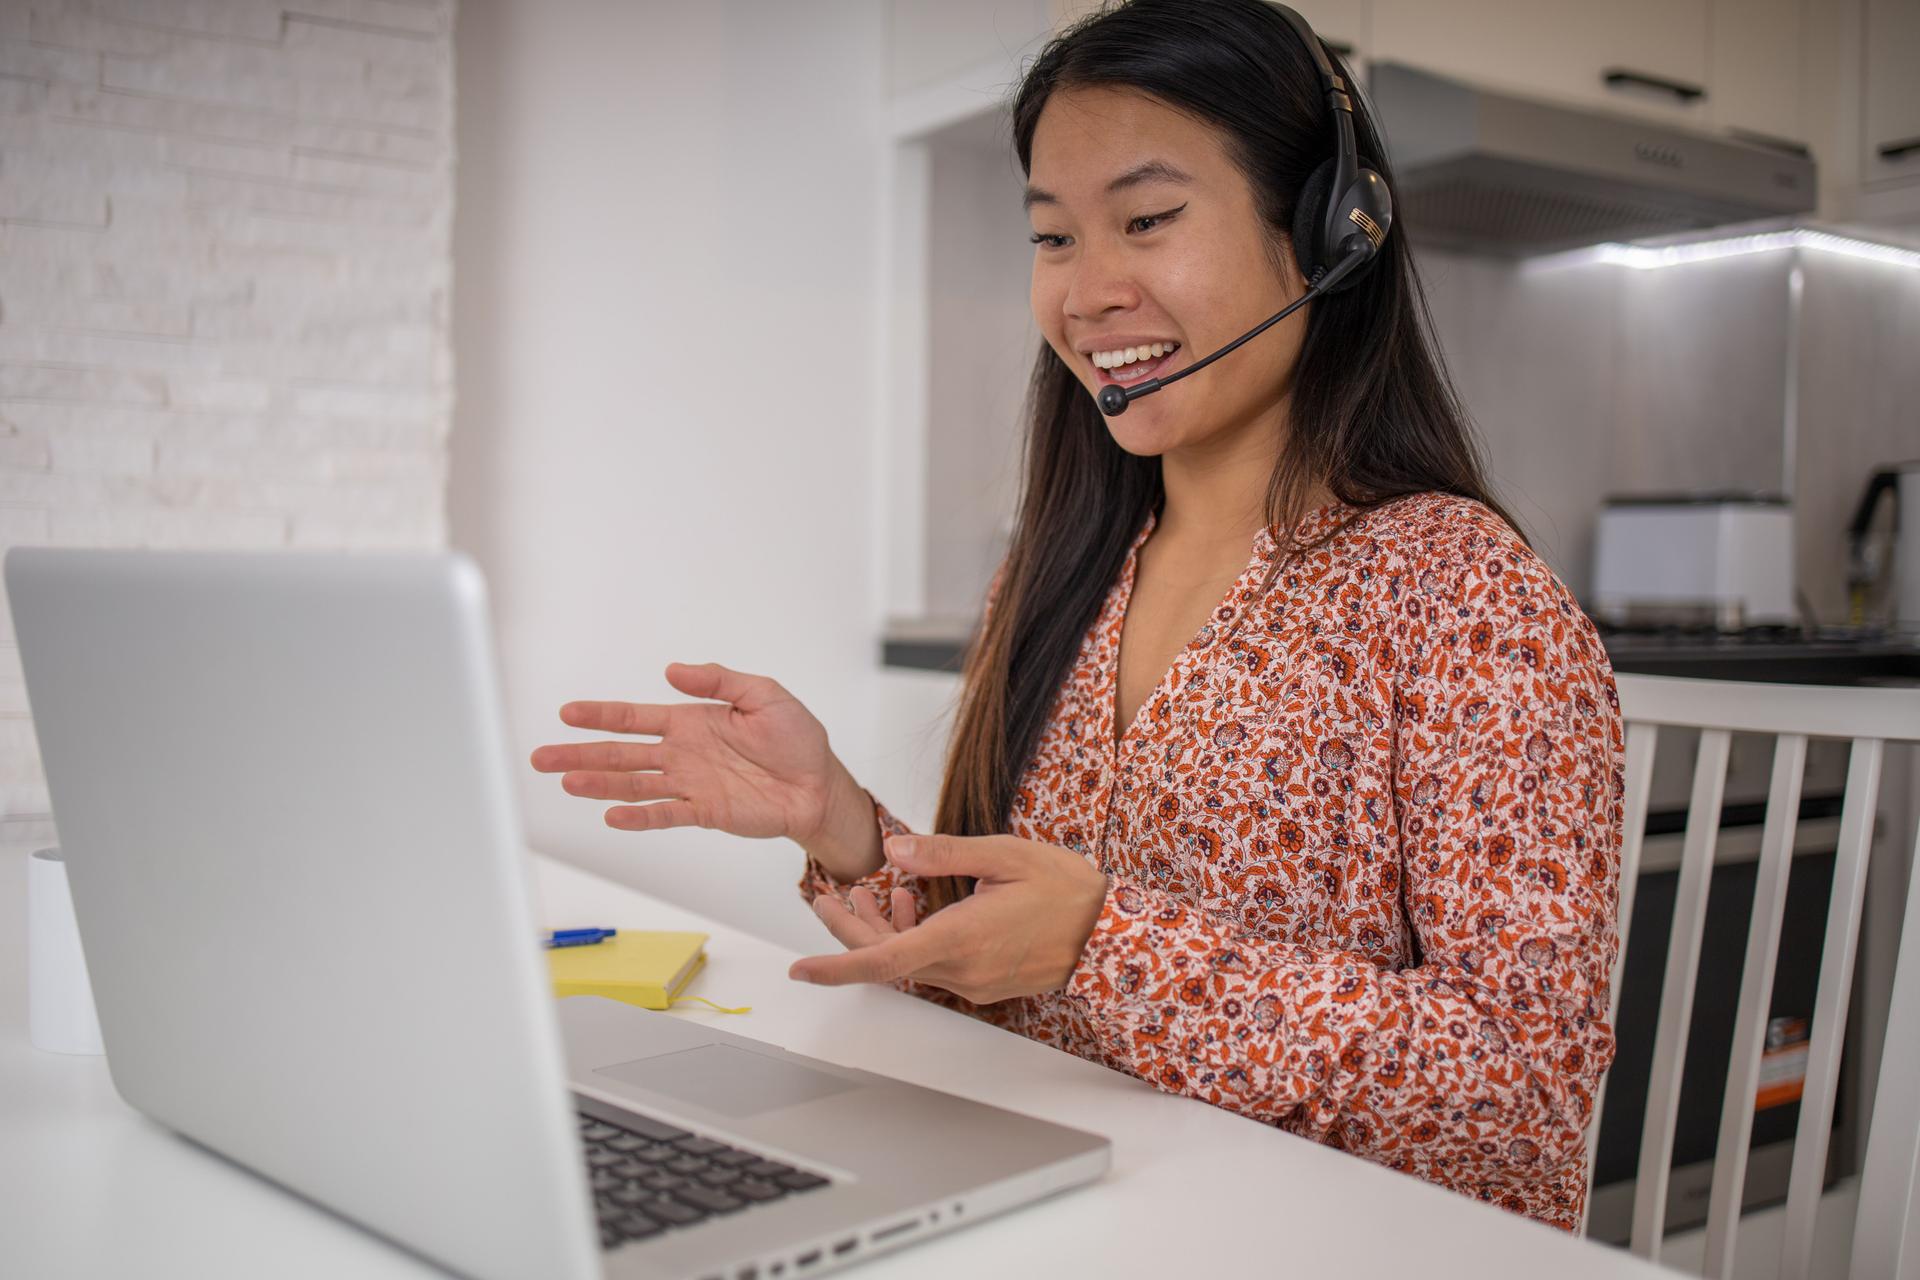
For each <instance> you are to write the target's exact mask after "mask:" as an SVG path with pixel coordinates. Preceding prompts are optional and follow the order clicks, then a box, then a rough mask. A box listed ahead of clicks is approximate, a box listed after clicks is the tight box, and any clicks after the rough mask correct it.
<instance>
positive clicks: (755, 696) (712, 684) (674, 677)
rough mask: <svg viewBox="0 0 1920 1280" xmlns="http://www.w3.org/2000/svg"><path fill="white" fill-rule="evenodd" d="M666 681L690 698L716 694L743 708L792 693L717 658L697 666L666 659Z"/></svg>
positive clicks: (753, 706)
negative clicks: (726, 665)
mask: <svg viewBox="0 0 1920 1280" xmlns="http://www.w3.org/2000/svg"><path fill="white" fill-rule="evenodd" d="M667 683H668V684H670V685H672V686H673V687H674V688H676V689H678V690H679V691H680V692H681V693H684V694H686V695H687V696H688V697H690V698H717V699H718V700H720V701H721V702H731V703H732V704H733V705H735V706H736V707H739V708H740V709H741V710H742V711H753V710H755V709H757V708H759V707H764V706H766V705H767V704H768V703H769V702H776V701H778V700H780V699H781V698H786V697H790V696H792V695H790V694H788V693H787V691H786V690H785V689H783V688H781V687H780V685H779V683H778V682H777V681H775V680H773V679H772V678H770V677H768V676H754V675H748V674H747V673H746V672H744V671H735V670H734V669H733V668H731V667H723V666H721V665H720V664H719V663H717V662H703V663H700V664H699V665H697V666H696V665H694V664H692V663H686V662H669V663H668V664H667Z"/></svg>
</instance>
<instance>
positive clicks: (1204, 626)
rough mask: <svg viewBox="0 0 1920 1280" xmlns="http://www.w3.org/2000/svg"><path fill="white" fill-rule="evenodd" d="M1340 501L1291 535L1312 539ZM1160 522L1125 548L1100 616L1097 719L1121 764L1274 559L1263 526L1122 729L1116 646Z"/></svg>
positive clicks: (1236, 619)
mask: <svg viewBox="0 0 1920 1280" xmlns="http://www.w3.org/2000/svg"><path fill="white" fill-rule="evenodd" d="M1344 505H1345V504H1344V503H1342V502H1340V501H1339V500H1337V499H1336V500H1334V501H1332V502H1327V503H1323V504H1321V505H1320V506H1318V507H1315V508H1314V509H1313V510H1311V511H1309V512H1308V513H1307V514H1306V515H1305V516H1303V517H1302V518H1301V519H1300V521H1299V522H1298V523H1297V524H1296V525H1295V526H1294V532H1295V533H1296V534H1312V533H1315V532H1318V531H1319V528H1320V527H1321V525H1322V523H1323V522H1324V521H1325V519H1326V517H1327V516H1328V515H1329V514H1331V513H1334V512H1337V511H1338V510H1340V509H1341V508H1343V507H1344ZM1158 523H1159V515H1158V513H1157V512H1154V511H1148V512H1147V518H1146V521H1145V522H1144V523H1143V524H1142V525H1141V527H1140V530H1139V532H1138V533H1136V534H1134V536H1133V542H1132V544H1131V545H1129V546H1128V548H1127V558H1126V562H1125V563H1124V564H1123V565H1122V566H1121V568H1120V577H1119V580H1118V581H1117V582H1116V583H1115V584H1114V589H1113V592H1112V593H1111V594H1110V595H1109V597H1108V600H1107V608H1106V610H1105V612H1104V614H1103V615H1102V617H1101V627H1102V632H1103V634H1106V635H1110V636H1111V640H1112V642H1111V643H1110V644H1108V645H1107V646H1106V650H1107V653H1106V661H1105V662H1104V663H1102V664H1101V670H1100V685H1099V688H1098V697H1099V699H1100V703H1099V705H1100V710H1101V718H1102V721H1103V723H1104V724H1105V725H1106V735H1105V745H1106V749H1107V752H1108V754H1109V756H1110V757H1111V758H1112V759H1113V760H1114V761H1115V762H1118V761H1120V760H1123V759H1125V758H1126V757H1127V756H1128V755H1129V754H1130V753H1131V752H1132V750H1133V748H1134V747H1135V746H1136V745H1138V743H1139V740H1140V737H1141V735H1142V734H1143V733H1144V725H1145V724H1146V723H1147V722H1149V721H1150V720H1151V719H1152V717H1153V715H1154V712H1155V708H1156V707H1158V706H1160V705H1161V704H1162V703H1165V702H1167V701H1169V700H1170V699H1171V698H1172V697H1173V695H1174V693H1175V692H1176V691H1177V690H1178V689H1179V688H1180V687H1181V685H1182V683H1183V682H1184V681H1185V680H1186V679H1187V678H1188V676H1189V675H1190V674H1191V672H1192V671H1193V670H1194V669H1195V668H1196V666H1197V665H1204V664H1203V663H1201V659H1202V658H1203V657H1204V656H1205V654H1206V653H1207V652H1208V650H1210V649H1212V648H1213V647H1214V646H1215V645H1217V644H1220V643H1222V642H1223V641H1224V640H1225V639H1226V638H1227V637H1228V636H1230V635H1231V634H1232V633H1233V631H1234V630H1235V629H1236V628H1237V627H1238V624H1239V623H1240V622H1241V620H1242V619H1243V618H1244V617H1245V611H1246V608H1247V606H1249V605H1250V604H1252V602H1253V599H1254V597H1255V596H1257V595H1258V594H1259V585H1260V580H1261V578H1262V577H1264V576H1265V573H1266V570H1267V566H1268V564H1269V563H1270V562H1271V561H1272V560H1273V558H1274V557H1275V556H1276V555H1277V554H1279V551H1280V540H1279V538H1278V536H1277V535H1276V534H1275V532H1274V530H1275V529H1276V528H1278V526H1277V525H1268V526H1266V527H1264V528H1262V529H1261V530H1260V531H1259V532H1257V533H1255V534H1254V535H1253V547H1252V550H1251V552H1250V553H1249V555H1248V558H1247V563H1246V566H1245V567H1244V568H1242V569H1241V570H1240V575H1239V577H1237V578H1235V579H1234V580H1233V585H1232V586H1230V587H1228V588H1227V590H1226V594H1225V595H1223V596H1221V598H1220V600H1219V602H1218V603H1216V604H1215V605H1214V606H1213V609H1212V610H1211V611H1210V612H1209V613H1208V614H1207V618H1206V621H1204V622H1202V623H1201V624H1200V627H1199V629H1198V630H1197V631H1195V632H1194V634H1193V638H1192V639H1190V640H1188V641H1187V643H1186V644H1185V645H1183V646H1182V647H1181V649H1180V651H1179V652H1178V653H1176V654H1174V655H1173V661H1172V662H1170V663H1168V664H1167V669H1166V670H1165V671H1164V672H1162V673H1161V676H1160V682H1159V683H1158V684H1157V685H1155V686H1154V688H1153V691H1152V692H1151V693H1149V694H1148V695H1147V696H1146V698H1145V699H1143V700H1142V701H1141V703H1140V705H1139V706H1137V707H1135V708H1134V709H1133V717H1132V719H1130V720H1129V721H1128V722H1127V724H1126V726H1125V728H1122V727H1121V726H1120V724H1119V719H1120V642H1121V637H1122V636H1123V634H1124V633H1125V629H1126V621H1127V610H1128V608H1129V607H1130V606H1131V605H1132V603H1133V584H1134V578H1135V575H1136V574H1137V572H1138V570H1139V565H1140V548H1141V547H1142V546H1144V545H1146V541H1147V539H1148V538H1149V537H1150V536H1152V534H1153V530H1154V527H1155V526H1156V525H1157V524H1158Z"/></svg>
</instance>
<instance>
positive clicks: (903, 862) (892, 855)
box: [885, 835, 1023, 880]
mask: <svg viewBox="0 0 1920 1280" xmlns="http://www.w3.org/2000/svg"><path fill="white" fill-rule="evenodd" d="M1021 843H1023V842H1022V841H1019V840H1014V839H1011V838H1010V837H1007V836H938V835H913V836H888V837H887V839H886V841H885V845H886V853H887V860H888V861H889V862H891V863H893V864H894V865H895V866H897V867H899V868H901V869H902V870H903V871H911V872H912V873H913V874H914V875H916V876H921V877H933V876H975V877H978V878H980V879H986V880H1003V879H1007V878H1008V877H1009V876H1010V875H1013V874H1017V873H1018V871H1019V868H1020V865H1021V864H1020V858H1019V856H1018V855H1017V853H1016V852H1015V849H1016V847H1017V846H1018V845H1020V844H1021Z"/></svg>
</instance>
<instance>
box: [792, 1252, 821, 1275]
mask: <svg viewBox="0 0 1920 1280" xmlns="http://www.w3.org/2000/svg"><path fill="white" fill-rule="evenodd" d="M818 1261H820V1251H819V1250H818V1249H809V1250H807V1251H806V1252H805V1253H803V1254H801V1255H800V1256H799V1257H797V1258H795V1259H794V1260H793V1269H794V1270H795V1271H798V1270H799V1269H800V1268H802V1267H810V1266H812V1265H813V1264H814V1263H816V1262H818Z"/></svg>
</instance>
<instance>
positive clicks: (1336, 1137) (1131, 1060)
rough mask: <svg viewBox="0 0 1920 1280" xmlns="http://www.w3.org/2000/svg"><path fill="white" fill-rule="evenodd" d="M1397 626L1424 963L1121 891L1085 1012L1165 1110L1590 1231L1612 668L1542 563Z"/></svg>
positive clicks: (1407, 815)
mask: <svg viewBox="0 0 1920 1280" xmlns="http://www.w3.org/2000/svg"><path fill="white" fill-rule="evenodd" d="M1436 578H1438V579H1439V581H1436ZM1392 608H1393V609H1394V610H1395V614H1396V616H1397V618H1398V619H1399V621H1397V622H1396V623H1395V624H1394V625H1393V628H1392V630H1393V632H1394V635H1395V645H1396V650H1397V653H1396V656H1395V657H1394V658H1393V659H1392V661H1393V663H1394V665H1395V671H1394V686H1395V698H1394V701H1395V706H1394V713H1395V714H1394V719H1393V724H1392V728H1391V730H1390V732H1391V734H1392V742H1391V747H1392V753H1393V756H1392V759H1393V784H1392V787H1393V805H1394V811H1395V814H1396V817H1397V820H1398V826H1399V831H1400V871H1401V875H1402V884H1401V888H1402V892H1403V894H1404V903H1405V911H1406V917H1407V921H1408V924H1409V926H1410V930H1411V935H1412V941H1413V943H1414V947H1415V950H1414V961H1415V963H1414V965H1413V967H1410V968H1404V969H1397V970H1394V969H1385V968H1382V967H1380V966H1378V965H1376V964H1375V963H1373V962H1371V961H1370V960H1369V959H1368V958H1367V957H1365V956H1363V955H1359V954H1356V953H1353V952H1346V951H1340V950H1331V949H1324V948H1321V947H1316V946H1307V945H1297V944H1289V943H1283V942H1276V941H1274V940H1272V939H1270V938H1267V937H1263V936H1260V935H1257V934H1251V933H1248V932H1245V931H1236V930H1235V929H1234V928H1231V927H1226V926H1223V925H1222V924H1221V923H1219V922H1218V921H1216V920H1214V919H1211V918H1208V917H1206V916H1204V915H1203V914H1202V913H1201V912H1200V911H1198V910H1196V909H1195V908H1193V907H1192V906H1190V905H1187V904H1185V903H1183V902H1181V901H1179V900H1177V899H1174V898H1171V897H1169V896H1168V895H1167V894H1165V893H1162V892H1160V891H1158V890H1156V889H1155V888H1153V887H1151V886H1149V885H1146V884H1142V883H1140V882H1139V881H1137V880H1134V879H1130V878H1128V877H1125V876H1115V877H1113V878H1112V880H1111V881H1110V883H1109V887H1108V893H1107V898H1106V903H1105V906H1104V909H1103V911H1102V914H1101V916H1100V919H1099V921H1098V923H1097V924H1096V926H1095V928H1094V932H1093V935H1092V937H1091V939H1090V940H1089V942H1088V944H1087V947H1086V949H1085V951H1084V952H1083V953H1082V956H1081V959H1080V963H1079V965H1078V967H1077V968H1076V969H1075V970H1074V973H1073V976H1072V978H1071V979H1070V981H1069V984H1068V987H1067V991H1068V993H1069V994H1072V995H1077V996H1079V997H1080V998H1081V999H1082V1000H1083V1001H1084V1003H1085V1005H1086V1007H1087V1008H1088V1009H1089V1012H1090V1021H1091V1022H1092V1024H1093V1026H1094V1029H1095V1033H1096V1034H1097V1035H1098V1036H1099V1037H1100V1038H1101V1040H1102V1041H1103V1045H1104V1048H1105V1050H1106V1051H1107V1053H1108V1054H1109V1055H1110V1056H1111V1057H1112V1058H1113V1059H1114V1060H1115V1061H1116V1062H1118V1063H1120V1064H1122V1065H1125V1066H1126V1067H1127V1068H1128V1069H1129V1070H1131V1071H1132V1072H1133V1073H1134V1074H1136V1075H1138V1076H1140V1077H1141V1078H1143V1079H1146V1080H1148V1081H1151V1082H1152V1083H1154V1084H1156V1085H1157V1086H1159V1087H1160V1088H1162V1089H1165V1090H1169V1091H1172V1092H1177V1093H1183V1094H1189V1095H1192V1096H1194V1097H1198V1098H1203V1099H1205V1100H1207V1101H1209V1102H1213V1103H1215V1104H1217V1105H1220V1106H1224V1107H1227V1108H1229V1109H1231V1110H1235V1111H1239V1112H1241V1113H1244V1114H1246V1115H1249V1116H1253V1117H1256V1118H1258V1119H1262V1120H1266V1121H1268V1122H1270V1123H1279V1124H1282V1125H1284V1127H1286V1128H1288V1129H1290V1130H1292V1131H1294V1132H1296V1133H1301V1134H1304V1135H1306V1136H1310V1137H1314V1138H1317V1139H1319V1140H1321V1141H1326V1142H1331V1143H1333V1144H1334V1145H1337V1146H1340V1147H1343V1148H1346V1149H1347V1150H1350V1151H1355V1152H1357V1153H1360V1154H1363V1155H1365V1156H1367V1157H1368V1158H1370V1159H1372V1160H1374V1161H1376V1162H1378V1163H1381V1164H1385V1165H1388V1166H1390V1167H1393V1168H1396V1169H1400V1170H1404V1171H1408V1172H1413V1173H1417V1174H1419V1175H1420V1176H1422V1177H1424V1178H1426V1179H1428V1180H1430V1181H1434V1182H1438V1183H1441V1184H1443V1185H1448V1186H1452V1187H1454V1188H1456V1189H1458V1190H1461V1191H1464V1192H1466V1193H1468V1194H1472V1195H1477V1196H1479V1197H1480V1198H1482V1199H1489V1200H1496V1201H1498V1202H1501V1203H1504V1204H1506V1205H1507V1206H1508V1207H1509V1208H1514V1209H1520V1210H1522V1211H1533V1212H1540V1211H1541V1210H1545V1212H1544V1213H1541V1216H1543V1217H1546V1218H1548V1219H1549V1220H1552V1221H1558V1222H1561V1223H1563V1224H1566V1225H1572V1224H1577V1222H1578V1216H1579V1215H1578V1209H1579V1196H1580V1195H1582V1194H1584V1189H1585V1181H1584V1177H1583V1176H1573V1175H1577V1174H1580V1173H1581V1171H1583V1170H1584V1167H1585V1166H1584V1160H1585V1155H1586V1147H1585V1128H1586V1124H1587V1121H1588V1118H1589V1116H1590V1115H1591V1113H1592V1108H1593V1094H1594V1089H1595V1086H1596V1083H1597V1081H1598V1079H1599V1077H1600V1074H1601V1072H1602V1071H1603V1070H1604V1069H1605V1068H1606V1066H1607V1064H1608V1063H1609V1062H1610V1061H1611V1059H1612V1056H1613V1032H1612V1028H1611V1027H1610V1026H1609V1025H1608V1024H1607V1021H1606V1017H1607V988H1608V981H1609V975H1610V973H1611V967H1612V963H1613V957H1614V952H1615V948H1616V939H1615V934H1614V904H1615V893H1616V878H1617V875H1618V867H1619V840H1620V828H1621V821H1622V807H1621V787H1622V779H1623V769H1622V765H1621V759H1620V756H1621V745H1620V744H1621V736H1620V719H1619V706H1618V701H1617V697H1616V694H1615V691H1614V687H1613V679H1612V675H1611V671H1610V668H1609V667H1608V665H1607V662H1606V657H1605V653H1604V650H1602V648H1601V647H1600V644H1599V641H1598V639H1597V638H1596V636H1595V634H1594V632H1593V628H1592V625H1591V623H1589V622H1588V621H1587V619H1586V617H1585V615H1584V614H1583V613H1581V612H1580V610H1579V608H1578V606H1577V605H1576V604H1574V602H1573V601H1572V598H1571V596H1570V595H1568V594H1567V592H1566V590H1565V588H1564V587H1563V586H1561V585H1560V584H1559V582H1558V581H1557V580H1555V579H1554V578H1553V576H1552V574H1551V573H1550V571H1548V570H1547V569H1546V567H1545V566H1544V565H1543V564H1540V562H1538V561H1537V560H1534V559H1532V558H1531V557H1530V556H1513V555H1509V556H1505V557H1501V556H1498V555H1492V556H1481V557H1479V558H1477V559H1475V560H1473V561H1472V562H1471V563H1468V564H1466V565H1458V564H1456V565H1454V566H1453V567H1452V568H1451V569H1450V570H1449V571H1448V572H1446V573H1442V574H1436V573H1434V572H1425V573H1421V574H1420V575H1419V577H1418V578H1417V579H1416V580H1415V581H1409V582H1405V583H1404V584H1403V586H1402V588H1401V589H1400V590H1399V591H1396V592H1395V598H1394V601H1393V603H1392ZM1384 621H1385V620H1384V618H1383V624H1384ZM1543 1195H1550V1196H1552V1197H1554V1198H1553V1200H1551V1201H1550V1202H1549V1203H1546V1204H1542V1203H1539V1198H1540V1197H1541V1196H1543ZM1568 1199H1571V1201H1572V1203H1571V1204H1567V1203H1565V1202H1566V1201H1567V1200H1568Z"/></svg>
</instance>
